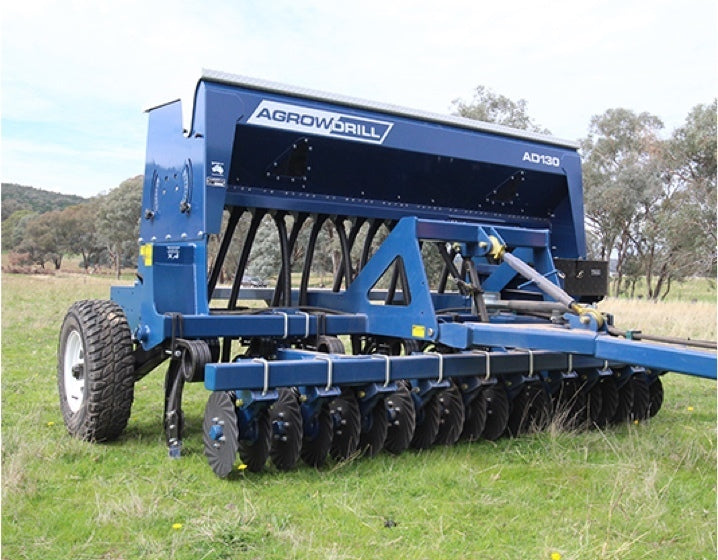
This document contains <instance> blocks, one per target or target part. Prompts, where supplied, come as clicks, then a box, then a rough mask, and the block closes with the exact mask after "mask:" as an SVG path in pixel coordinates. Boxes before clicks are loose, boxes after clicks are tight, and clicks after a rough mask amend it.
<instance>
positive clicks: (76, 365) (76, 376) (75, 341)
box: [63, 331, 85, 413]
mask: <svg viewBox="0 0 718 560" xmlns="http://www.w3.org/2000/svg"><path fill="white" fill-rule="evenodd" d="M84 366H85V348H84V346H83V344H82V337H81V336H80V333H79V332H78V331H72V332H70V334H69V335H68V337H67V342H66V343H65V356H64V365H63V371H64V378H65V379H64V380H65V399H66V400H67V406H69V407H70V410H71V411H72V412H73V413H75V412H77V411H78V410H80V408H81V407H82V402H83V401H84V399H85V367H84Z"/></svg>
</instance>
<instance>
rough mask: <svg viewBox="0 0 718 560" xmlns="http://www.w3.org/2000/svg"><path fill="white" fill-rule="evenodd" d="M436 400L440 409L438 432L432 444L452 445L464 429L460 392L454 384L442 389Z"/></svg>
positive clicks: (462, 404) (463, 413) (463, 411)
mask: <svg viewBox="0 0 718 560" xmlns="http://www.w3.org/2000/svg"><path fill="white" fill-rule="evenodd" d="M436 399H437V400H438V401H439V405H440V408H441V411H440V415H439V432H438V433H437V434H436V438H435V439H434V444H436V445H454V444H455V443H456V442H457V441H458V440H459V436H460V435H461V431H462V430H463V428H464V418H465V410H464V400H463V399H462V397H461V392H460V391H459V388H458V387H457V386H456V384H455V383H454V382H452V383H451V387H449V388H448V389H444V390H443V391H441V392H440V393H439V394H438V395H436Z"/></svg>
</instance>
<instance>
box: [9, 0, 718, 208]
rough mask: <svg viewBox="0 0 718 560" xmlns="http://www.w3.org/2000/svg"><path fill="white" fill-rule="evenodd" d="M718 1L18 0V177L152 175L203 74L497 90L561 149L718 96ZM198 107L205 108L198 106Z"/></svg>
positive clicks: (447, 106)
mask: <svg viewBox="0 0 718 560" xmlns="http://www.w3.org/2000/svg"><path fill="white" fill-rule="evenodd" d="M717 5H718V3H716V2H715V0H683V1H682V2H680V3H679V2H675V1H670V2H669V1H663V0H652V1H651V2H647V1H645V0H640V1H639V0H608V1H604V2H590V1H586V0H584V1H576V0H570V1H564V0H560V1H553V2H538V1H528V0H525V1H521V0H501V1H492V2H484V1H481V0H466V1H464V0H443V2H437V1H436V0H433V1H431V2H424V1H404V0H401V1H391V0H364V1H363V2H351V3H350V2H340V1H336V0H335V1H323V0H303V1H296V0H292V1H289V0H273V1H266V2H261V1H258V0H255V1H252V0H235V1H229V0H228V1H211V0H205V1H198V0H195V1H194V2H190V1H185V0H173V1H168V2H159V1H152V0H136V1H135V0H126V1H122V2H102V1H97V0H90V1H83V0H64V1H57V0H55V1H41V0H22V1H19V2H17V1H15V2H9V1H8V2H4V4H3V6H2V8H1V10H0V18H1V25H2V27H1V29H0V31H1V32H2V51H0V52H1V55H0V56H1V59H0V63H1V68H2V87H1V89H0V95H1V98H2V101H1V108H2V129H1V134H2V137H1V140H2V152H1V161H0V177H1V178H2V181H3V182H13V183H20V184H23V185H32V186H35V187H38V188H43V189H47V190H52V191H59V192H64V193H72V194H79V195H82V196H91V195H94V194H97V193H99V192H103V191H107V190H109V189H111V188H113V187H115V186H117V185H118V184H119V183H120V182H122V181H123V180H124V179H126V178H128V177H131V176H134V175H137V174H140V173H142V172H143V171H144V148H145V145H144V144H145V134H146V115H145V114H144V112H143V111H144V109H146V108H147V107H149V106H152V105H156V104H159V103H162V102H165V101H169V100H171V99H176V98H177V97H182V99H183V101H184V103H185V104H186V105H187V104H190V103H191V102H192V94H193V92H194V87H195V85H196V81H197V79H198V77H199V75H200V72H201V69H202V68H209V69H214V70H222V71H225V72H231V73H235V74H243V75H247V76H252V77H256V78H263V79H268V80H272V81H278V82H283V83H287V84H291V85H296V86H303V87H308V88H311V89H317V90H323V91H328V92H332V93H339V94H344V95H350V96H353V97H359V98H364V99H369V100H374V101H380V102H386V103H392V104H396V105H403V106H407V107H411V108H415V109H424V110H428V111H434V112H437V113H449V112H450V111H451V102H452V100H454V99H456V98H458V97H461V98H464V99H465V100H469V99H470V98H471V97H472V92H473V90H474V88H475V87H476V86H477V85H479V84H481V85H485V86H487V87H489V88H491V89H493V90H494V91H496V92H497V93H501V94H504V95H506V96H508V97H510V98H512V99H514V100H518V99H520V98H523V99H526V100H527V102H528V111H529V114H530V115H531V116H532V118H533V119H534V120H535V121H536V122H538V123H539V124H540V125H542V126H544V127H546V128H548V129H549V130H551V132H552V133H553V134H554V135H555V136H558V137H560V138H566V139H571V140H578V139H579V138H583V137H585V136H587V133H588V127H589V121H590V118H591V116H592V115H597V114H601V113H603V112H604V111H605V110H606V109H609V108H614V107H625V108H629V109H633V110H634V111H637V112H641V111H647V112H649V113H652V114H654V115H657V116H658V117H660V118H661V119H662V120H663V122H664V123H665V125H666V131H667V133H670V132H671V131H672V130H673V129H674V128H677V127H679V126H681V125H682V123H683V121H684V119H685V117H686V115H687V114H688V112H689V111H690V109H691V108H692V107H694V106H695V105H696V104H698V103H709V102H711V101H712V99H713V97H715V96H716V94H717V89H718V88H717V87H716V86H717V80H716V77H717V72H718V67H717V58H718V57H717V54H718V50H717V45H718V43H717V35H718V34H717V31H718V20H717V17H718V16H717V9H718V8H717ZM185 109H187V107H185Z"/></svg>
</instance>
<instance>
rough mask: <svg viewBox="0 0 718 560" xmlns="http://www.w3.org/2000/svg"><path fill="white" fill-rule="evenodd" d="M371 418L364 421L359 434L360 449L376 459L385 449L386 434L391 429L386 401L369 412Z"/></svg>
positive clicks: (380, 402) (379, 403) (381, 401)
mask: <svg viewBox="0 0 718 560" xmlns="http://www.w3.org/2000/svg"><path fill="white" fill-rule="evenodd" d="M368 414H369V418H366V419H363V422H362V424H363V425H362V430H361V433H360V434H359V449H361V450H362V452H364V453H365V454H366V455H367V456H369V457H374V456H375V455H376V454H377V453H379V451H381V450H382V449H383V448H384V441H385V440H386V432H387V429H388V427H389V418H388V416H387V410H386V405H385V404H384V400H383V399H382V400H380V401H379V402H377V403H376V405H375V406H374V408H372V409H371V411H369V413H368Z"/></svg>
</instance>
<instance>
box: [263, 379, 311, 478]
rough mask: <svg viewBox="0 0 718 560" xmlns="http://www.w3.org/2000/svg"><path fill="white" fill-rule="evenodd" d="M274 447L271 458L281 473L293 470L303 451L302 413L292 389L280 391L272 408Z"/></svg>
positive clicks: (270, 412)
mask: <svg viewBox="0 0 718 560" xmlns="http://www.w3.org/2000/svg"><path fill="white" fill-rule="evenodd" d="M269 421H270V424H271V427H272V428H271V432H272V446H271V448H270V450H269V457H270V458H271V460H272V463H273V464H274V466H275V467H277V468H278V469H279V470H281V471H287V470H290V469H293V468H294V466H295V465H296V464H297V460H298V459H299V452H300V451H301V449H302V436H303V428H302V411H301V409H300V408H299V401H298V400H297V395H296V394H295V392H294V391H293V390H292V389H287V388H283V389H280V390H279V398H278V399H277V401H276V402H275V403H274V404H273V405H272V406H271V407H270V410H269Z"/></svg>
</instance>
